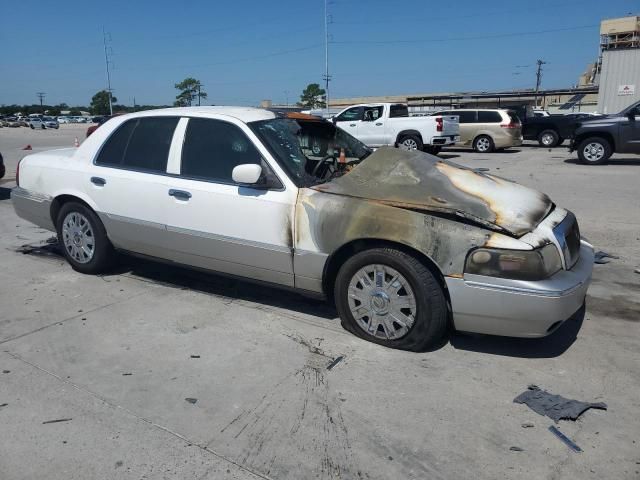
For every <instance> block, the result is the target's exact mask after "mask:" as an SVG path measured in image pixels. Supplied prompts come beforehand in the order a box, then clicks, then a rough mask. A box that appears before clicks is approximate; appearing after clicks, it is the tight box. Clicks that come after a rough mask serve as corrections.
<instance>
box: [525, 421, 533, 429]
mask: <svg viewBox="0 0 640 480" xmlns="http://www.w3.org/2000/svg"><path fill="white" fill-rule="evenodd" d="M534 426H535V425H534V424H533V423H531V422H527V423H523V424H522V428H533V427H534Z"/></svg>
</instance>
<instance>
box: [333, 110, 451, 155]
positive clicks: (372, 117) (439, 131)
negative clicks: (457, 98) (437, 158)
mask: <svg viewBox="0 0 640 480" xmlns="http://www.w3.org/2000/svg"><path fill="white" fill-rule="evenodd" d="M333 121H334V123H335V124H336V125H338V126H339V127H340V128H342V129H343V130H345V131H346V132H348V133H349V134H350V135H353V136H354V137H356V138H357V139H358V140H360V141H361V142H363V143H364V144H365V145H367V146H369V147H381V146H383V145H392V146H397V147H399V148H402V149H404V150H425V151H428V152H430V153H434V154H436V153H438V152H439V151H440V149H441V148H442V147H443V146H447V145H453V144H454V143H455V142H456V141H457V140H458V135H459V129H458V121H457V119H456V118H455V117H453V116H448V117H447V116H444V115H439V116H437V117H409V110H408V108H407V106H406V105H403V104H401V103H375V104H367V105H354V106H352V107H349V108H346V109H344V110H343V111H342V112H340V113H339V114H338V115H336V116H335V117H334V118H333Z"/></svg>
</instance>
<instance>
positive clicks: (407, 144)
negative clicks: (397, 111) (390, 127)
mask: <svg viewBox="0 0 640 480" xmlns="http://www.w3.org/2000/svg"><path fill="white" fill-rule="evenodd" d="M422 147H423V145H422V139H421V138H420V137H419V136H417V135H406V136H404V137H402V138H401V139H400V141H399V142H398V148H400V149H401V150H409V151H413V150H422Z"/></svg>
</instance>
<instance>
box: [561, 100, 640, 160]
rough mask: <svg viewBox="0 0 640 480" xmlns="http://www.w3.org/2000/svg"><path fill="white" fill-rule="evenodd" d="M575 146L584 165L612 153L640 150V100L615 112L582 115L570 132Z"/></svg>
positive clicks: (605, 157) (572, 144)
mask: <svg viewBox="0 0 640 480" xmlns="http://www.w3.org/2000/svg"><path fill="white" fill-rule="evenodd" d="M574 150H577V152H578V159H579V160H580V162H582V163H584V164H586V165H601V164H603V163H605V162H606V161H607V160H609V157H611V155H613V154H614V153H640V102H637V103H634V104H632V105H630V106H628V107H627V108H625V109H624V110H622V111H621V112H620V113H617V114H613V115H602V116H599V117H586V118H583V119H582V120H581V121H580V122H578V123H577V124H576V128H575V131H574V132H573V135H572V139H571V145H570V146H569V151H571V152H572V151H574Z"/></svg>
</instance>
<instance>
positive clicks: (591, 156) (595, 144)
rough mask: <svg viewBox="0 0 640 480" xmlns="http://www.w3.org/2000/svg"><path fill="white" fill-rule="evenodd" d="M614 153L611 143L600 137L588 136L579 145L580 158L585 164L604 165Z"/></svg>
mask: <svg viewBox="0 0 640 480" xmlns="http://www.w3.org/2000/svg"><path fill="white" fill-rule="evenodd" d="M612 153H613V151H612V148H611V144H610V143H609V142H608V141H606V140H605V139H604V138H600V137H591V138H586V139H584V140H583V141H582V142H580V146H579V147H578V159H579V160H580V162H581V163H584V164H585V165H602V164H603V163H605V162H606V161H607V160H608V159H609V157H610V156H611V154H612Z"/></svg>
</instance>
